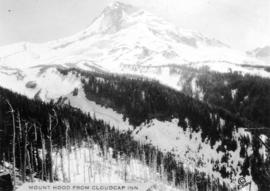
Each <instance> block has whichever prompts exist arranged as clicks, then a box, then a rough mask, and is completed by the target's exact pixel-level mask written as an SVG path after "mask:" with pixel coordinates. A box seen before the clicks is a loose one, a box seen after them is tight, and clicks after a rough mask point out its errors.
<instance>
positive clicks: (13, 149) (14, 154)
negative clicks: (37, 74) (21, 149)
mask: <svg viewBox="0 0 270 191" xmlns="http://www.w3.org/2000/svg"><path fill="white" fill-rule="evenodd" d="M5 101H6V103H7V104H8V106H9V109H10V110H9V112H10V113H11V117H12V127H13V139H12V155H13V190H15V187H16V158H15V156H16V126H15V114H14V113H15V111H14V109H13V107H12V105H11V103H10V102H9V100H8V99H6V100H5Z"/></svg>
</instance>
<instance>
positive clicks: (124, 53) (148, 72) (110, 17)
mask: <svg viewBox="0 0 270 191" xmlns="http://www.w3.org/2000/svg"><path fill="white" fill-rule="evenodd" d="M174 65H176V66H177V65H188V66H191V67H196V68H198V67H202V66H208V67H210V69H211V70H215V71H219V72H227V71H229V70H233V71H241V72H243V73H251V74H253V75H254V74H255V75H262V76H266V77H269V71H265V70H264V68H256V67H253V66H257V65H259V66H263V65H264V63H263V62H261V61H259V60H257V59H256V58H252V57H249V56H247V55H246V54H245V53H242V52H240V51H236V50H233V49H231V48H229V47H228V46H227V45H225V44H223V43H221V42H219V41H217V40H215V39H211V38H207V37H205V36H203V35H201V34H199V33H196V32H192V31H189V30H183V29H178V28H177V27H175V26H173V25H172V24H170V23H168V22H166V21H164V20H163V19H161V18H158V17H156V16H154V15H152V14H150V13H148V12H146V11H143V10H140V9H138V8H135V7H132V6H129V5H125V4H122V3H117V2H116V3H114V4H112V5H110V6H108V7H107V8H106V9H105V10H104V11H103V12H102V13H101V15H100V16H99V17H97V19H95V20H94V21H93V22H92V24H91V25H90V26H89V27H88V28H87V29H85V30H84V31H82V32H79V33H77V34H75V35H73V36H71V37H67V38H64V39H59V40H56V41H52V42H48V43H43V44H33V43H27V42H22V43H18V44H14V45H9V46H5V47H1V48H0V79H1V78H4V80H5V81H7V82H8V81H9V80H10V82H9V84H11V83H12V82H13V81H12V80H14V79H13V78H14V77H17V78H18V76H16V75H20V77H21V78H20V79H22V80H23V79H24V78H23V77H25V78H28V77H29V78H35V77H34V76H36V75H38V74H39V72H40V71H39V70H42V71H43V70H46V69H48V68H51V67H63V68H72V67H76V68H80V69H83V70H88V71H107V72H114V73H129V74H138V75H143V76H147V77H150V78H155V79H158V80H160V81H161V82H162V83H165V84H167V85H170V86H172V87H174V88H179V87H178V85H177V84H176V83H175V79H176V78H178V76H173V75H170V74H169V73H168V72H167V68H168V67H169V68H172V67H173V66H174ZM242 65H245V66H249V67H242ZM38 69H39V70H38ZM8 78H11V79H8ZM33 80H35V79H33ZM14 83H15V82H14ZM24 83H27V82H24ZM6 87H7V86H6Z"/></svg>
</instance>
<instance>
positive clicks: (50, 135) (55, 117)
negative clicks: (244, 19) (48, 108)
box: [48, 109, 58, 182]
mask: <svg viewBox="0 0 270 191" xmlns="http://www.w3.org/2000/svg"><path fill="white" fill-rule="evenodd" d="M53 119H54V120H55V125H54V127H52V125H53ZM57 125H58V117H57V113H56V111H55V110H54V109H53V115H51V114H49V127H48V140H49V148H48V158H49V163H50V165H49V167H50V169H49V179H50V182H53V179H54V175H53V157H52V149H53V145H52V130H53V129H54V128H55V127H57Z"/></svg>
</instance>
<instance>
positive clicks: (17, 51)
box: [0, 2, 270, 186]
mask: <svg viewBox="0 0 270 191" xmlns="http://www.w3.org/2000/svg"><path fill="white" fill-rule="evenodd" d="M178 66H188V67H194V68H200V67H203V66H208V67H209V69H210V70H213V71H217V72H228V71H240V72H242V73H244V74H245V73H248V74H252V75H260V76H264V77H269V76H270V73H269V71H267V70H264V68H263V66H267V65H266V64H265V63H264V62H263V61H260V60H258V59H257V58H254V57H252V56H248V55H246V53H244V52H240V51H237V50H234V49H232V48H230V47H229V46H228V45H225V44H224V43H222V42H219V41H218V40H215V39H211V38H208V37H205V36H203V35H202V34H200V33H197V32H193V31H189V30H183V29H179V28H177V27H176V26H174V25H172V24H170V23H168V22H167V21H165V20H163V19H161V18H158V17H156V16H154V15H152V14H151V13H148V12H146V11H144V10H141V9H138V8H135V7H132V6H130V5H126V4H123V3H118V2H116V3H113V4H111V5H109V6H108V7H107V8H105V10H104V11H103V12H102V13H101V15H100V16H99V17H97V18H96V19H95V20H94V21H93V22H92V24H91V25H90V26H89V27H88V28H86V29H85V30H84V31H82V32H79V33H77V34H75V35H73V36H71V37H67V38H63V39H59V40H55V41H51V42H47V43H42V44H34V43H28V42H21V43H18V44H13V45H8V46H4V47H1V48H0V86H2V87H5V88H8V89H11V90H13V91H15V92H18V93H21V94H24V95H26V96H28V97H29V98H40V99H42V100H44V101H48V100H50V99H55V100H57V99H58V98H59V97H63V98H65V99H67V102H66V103H70V104H71V105H72V106H73V107H77V108H79V109H81V110H82V111H84V112H87V113H88V112H89V113H90V114H92V115H95V117H96V118H97V119H101V120H104V121H105V122H106V123H108V124H110V125H112V126H114V127H116V128H118V129H120V130H123V131H127V130H130V129H132V128H133V127H132V125H131V124H129V123H128V120H124V119H123V115H122V114H120V113H118V112H116V111H114V110H113V109H112V108H105V107H102V106H101V105H98V104H97V103H95V102H93V101H90V100H88V99H87V98H86V96H85V92H83V87H82V86H83V83H82V82H81V80H82V79H83V78H84V77H82V76H80V74H78V73H72V72H69V73H68V74H67V75H63V74H62V73H61V72H60V71H59V70H58V69H69V68H77V69H80V70H86V71H97V72H108V73H118V74H133V75H134V74H135V75H140V76H144V77H147V78H153V79H157V80H159V81H160V82H161V83H163V84H166V85H168V86H170V87H173V88H175V89H177V90H179V89H181V87H180V86H181V85H180V84H179V83H178V82H179V79H180V78H181V76H179V75H177V74H172V73H171V72H170V70H171V69H172V68H175V67H178ZM257 66H260V67H257ZM99 80H102V79H99ZM195 86H196V85H195ZM195 86H194V88H195V89H196V87H195ZM75 89H77V90H78V93H77V94H78V95H77V96H74V95H73V93H72V92H73V91H74V90H75ZM222 123H224V122H223V121H222V120H221V121H220V124H221V126H223V125H222ZM138 128H139V131H137V132H136V133H135V132H133V137H134V139H135V140H137V141H147V142H149V143H151V144H153V145H155V146H157V147H159V148H161V149H162V150H165V151H171V150H175V152H176V153H178V154H181V156H185V157H186V158H187V159H188V158H191V159H195V161H193V164H191V165H190V166H192V165H194V164H196V163H197V162H198V160H199V159H201V160H203V162H204V163H205V164H206V165H204V166H203V167H202V168H201V169H200V170H201V171H202V172H205V173H210V174H211V172H212V166H211V165H212V164H211V163H210V162H209V161H211V160H214V161H221V158H222V156H221V154H219V153H218V152H216V149H215V148H214V149H213V148H211V147H210V146H209V144H208V143H205V142H202V141H201V140H200V139H199V138H200V134H201V132H198V133H197V134H194V133H193V137H194V138H192V139H191V138H189V137H190V134H189V133H184V132H183V131H182V130H181V129H179V128H178V121H177V120H176V119H174V120H171V121H166V122H162V121H159V120H156V119H154V120H152V121H150V122H149V123H148V124H141V125H140V126H139V127H138ZM239 131H240V132H237V133H236V132H235V134H234V138H235V139H236V140H238V139H239V137H240V136H241V135H246V134H247V136H250V134H248V133H247V132H245V131H244V130H243V129H240V130H239ZM161 139H162V140H164V141H160V140H161ZM184 142H185V144H184ZM219 144H220V143H217V144H216V145H215V147H217V146H219ZM237 145H240V143H239V142H237ZM191 146H193V147H191ZM201 147H202V149H199V151H198V148H201ZM239 148H240V147H239ZM239 152H240V150H239V149H238V150H236V151H235V152H232V153H229V154H230V156H231V157H230V160H229V162H230V164H231V166H232V169H237V168H238V166H237V165H238V163H243V159H240V158H239ZM206 155H207V156H206ZM186 158H183V157H182V158H181V157H179V160H180V161H182V162H183V163H185V162H186V161H185V159H186ZM196 159H198V160H196ZM191 161H192V160H191ZM226 167H227V166H226ZM228 168H229V167H228ZM209 171H211V172H209ZM215 176H216V177H219V178H220V175H219V174H215ZM239 176H240V171H237V172H236V176H235V177H234V178H235V180H236V179H237V178H238V177H239ZM247 178H248V180H250V181H251V179H252V177H251V176H247ZM228 181H230V180H227V183H228ZM234 186H235V185H234Z"/></svg>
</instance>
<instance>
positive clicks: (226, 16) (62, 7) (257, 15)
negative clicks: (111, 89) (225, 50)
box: [0, 0, 270, 50]
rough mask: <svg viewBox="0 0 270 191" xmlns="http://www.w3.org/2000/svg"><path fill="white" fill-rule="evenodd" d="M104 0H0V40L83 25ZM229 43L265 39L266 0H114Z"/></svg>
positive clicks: (58, 33)
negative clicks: (141, 8) (140, 8)
mask: <svg viewBox="0 0 270 191" xmlns="http://www.w3.org/2000/svg"><path fill="white" fill-rule="evenodd" d="M109 1H110V0H0V46H1V45H5V44H10V43H14V42H18V41H30V42H45V41H48V40H54V39H57V38H61V37H65V36H68V35H72V34H74V33H76V32H79V31H80V30H83V29H84V28H86V27H87V26H88V25H89V24H90V23H91V21H92V19H93V18H94V17H96V16H98V15H99V14H100V12H101V11H102V9H103V8H104V7H105V6H106V4H107V3H108V2H109ZM120 1H122V2H126V3H130V4H134V5H136V6H139V7H143V8H144V9H147V10H149V11H151V12H153V13H155V14H157V15H159V16H161V17H164V18H165V19H167V20H169V21H171V22H173V23H175V24H176V25H177V26H179V27H182V28H187V29H191V30H195V31H199V32H201V33H202V34H205V35H207V36H209V37H213V38H216V39H218V40H221V41H223V42H224V43H227V44H229V45H231V46H232V47H234V48H237V49H242V50H249V49H254V48H256V47H259V46H264V45H270V35H269V34H270V0H120Z"/></svg>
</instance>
